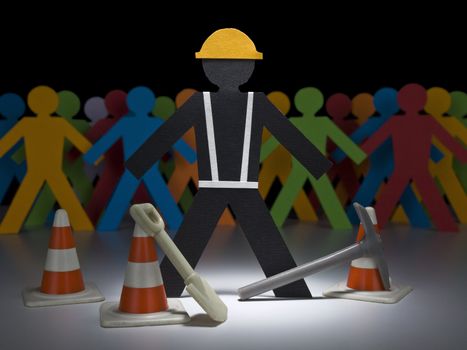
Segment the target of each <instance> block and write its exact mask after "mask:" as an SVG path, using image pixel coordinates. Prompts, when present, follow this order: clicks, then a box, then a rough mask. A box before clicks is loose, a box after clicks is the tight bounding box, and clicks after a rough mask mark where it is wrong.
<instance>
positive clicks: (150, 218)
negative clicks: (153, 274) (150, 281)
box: [130, 203, 194, 281]
mask: <svg viewBox="0 0 467 350" xmlns="http://www.w3.org/2000/svg"><path fill="white" fill-rule="evenodd" d="M130 215H131V217H132V218H133V220H135V222H136V223H137V224H138V225H139V226H140V227H141V228H142V229H143V230H144V231H145V232H146V233H149V234H150V235H152V236H153V237H154V239H155V240H156V242H157V244H158V246H159V247H160V248H161V249H162V251H163V252H164V253H165V255H166V256H167V258H168V259H169V260H170V262H171V263H172V264H173V265H174V267H175V269H176V270H177V271H178V273H179V274H180V276H182V278H183V280H184V281H185V280H186V279H187V278H188V277H190V276H191V275H192V274H193V273H194V270H193V268H192V267H191V266H190V264H189V263H188V261H187V260H186V259H185V257H184V256H183V254H182V253H181V252H180V250H179V249H178V248H177V246H176V245H175V243H174V242H173V241H172V240H171V239H170V237H169V235H168V234H167V232H165V225H164V221H163V220H162V217H161V216H160V214H159V213H158V212H157V210H156V208H155V207H154V206H153V205H152V204H150V203H144V204H135V205H132V206H131V208H130Z"/></svg>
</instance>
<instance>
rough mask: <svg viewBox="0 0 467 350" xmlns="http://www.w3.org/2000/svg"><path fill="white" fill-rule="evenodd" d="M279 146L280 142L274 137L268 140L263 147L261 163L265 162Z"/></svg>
mask: <svg viewBox="0 0 467 350" xmlns="http://www.w3.org/2000/svg"><path fill="white" fill-rule="evenodd" d="M278 146H279V141H277V139H276V138H275V137H274V136H271V137H269V138H268V139H267V141H266V142H265V143H263V144H262V145H261V154H260V157H259V160H260V162H261V163H262V162H264V161H265V160H266V159H267V158H268V157H269V156H270V155H271V154H272V153H273V152H274V151H275V150H276V148H277V147H278Z"/></svg>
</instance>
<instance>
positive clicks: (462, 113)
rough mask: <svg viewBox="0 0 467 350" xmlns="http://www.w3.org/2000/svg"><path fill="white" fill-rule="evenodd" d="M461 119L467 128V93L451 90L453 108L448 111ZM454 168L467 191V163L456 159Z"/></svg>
mask: <svg viewBox="0 0 467 350" xmlns="http://www.w3.org/2000/svg"><path fill="white" fill-rule="evenodd" d="M448 114H449V115H452V116H454V117H456V118H457V119H459V121H460V122H461V123H462V124H463V125H464V126H465V127H466V128H467V94H466V93H465V92H462V91H453V92H451V108H450V109H449V111H448ZM453 168H454V171H455V172H456V175H457V178H458V179H459V181H460V183H461V184H462V187H463V188H464V191H465V192H467V164H465V163H464V164H463V163H461V162H460V161H459V160H457V159H454V162H453Z"/></svg>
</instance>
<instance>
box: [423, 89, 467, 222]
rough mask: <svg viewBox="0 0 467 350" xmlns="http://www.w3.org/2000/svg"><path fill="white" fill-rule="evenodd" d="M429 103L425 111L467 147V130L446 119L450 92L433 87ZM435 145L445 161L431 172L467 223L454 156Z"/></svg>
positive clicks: (433, 165)
mask: <svg viewBox="0 0 467 350" xmlns="http://www.w3.org/2000/svg"><path fill="white" fill-rule="evenodd" d="M427 94H428V101H427V103H426V105H425V111H426V112H427V113H429V114H430V115H431V116H433V117H434V118H436V121H437V122H438V123H440V124H441V125H442V126H443V128H444V129H446V130H447V131H448V132H449V133H450V134H451V135H452V136H454V137H457V138H458V139H459V140H461V141H462V142H464V144H465V145H467V129H466V128H465V126H464V125H462V124H461V123H460V122H459V120H458V119H457V118H455V117H452V116H448V117H445V116H444V114H445V113H446V112H447V111H448V110H449V108H450V107H451V96H450V95H449V92H447V91H446V90H445V89H443V88H440V87H433V88H431V89H428V90H427ZM433 143H434V145H435V146H436V147H437V148H438V149H439V150H440V151H441V152H442V153H443V154H444V157H443V159H441V160H440V161H439V162H438V163H434V162H433V161H431V162H430V172H431V174H432V175H433V176H434V177H436V178H437V179H438V180H439V182H440V183H441V186H442V187H443V189H444V192H445V194H446V196H447V197H448V199H449V202H450V203H451V206H452V209H453V210H454V212H455V213H456V216H457V218H458V220H459V221H460V222H461V223H463V224H466V223H467V196H466V194H465V192H464V188H463V187H462V185H461V183H460V182H459V179H458V178H457V176H456V174H455V173H454V169H453V161H454V156H453V154H452V153H451V152H450V151H449V150H448V149H447V148H446V147H445V146H444V145H443V144H442V143H441V142H439V141H438V140H436V139H435V140H434V142H433Z"/></svg>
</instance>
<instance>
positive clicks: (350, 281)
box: [347, 207, 384, 292]
mask: <svg viewBox="0 0 467 350" xmlns="http://www.w3.org/2000/svg"><path fill="white" fill-rule="evenodd" d="M365 209H366V211H367V213H368V215H369V216H370V219H371V222H372V223H373V226H374V228H375V230H376V232H378V234H379V233H380V232H379V227H378V221H377V219H376V213H375V209H373V208H372V207H366V208H365ZM364 237H365V230H364V229H363V225H362V224H361V223H360V226H359V228H358V233H357V242H360V241H361V240H362V239H363V238H364ZM347 287H349V288H352V289H355V290H366V291H373V292H374V291H382V290H384V285H383V281H382V280H381V276H380V274H379V271H378V268H377V266H376V262H375V261H374V259H373V258H368V257H361V258H358V259H355V260H352V262H351V263H350V269H349V276H348V277H347Z"/></svg>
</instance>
